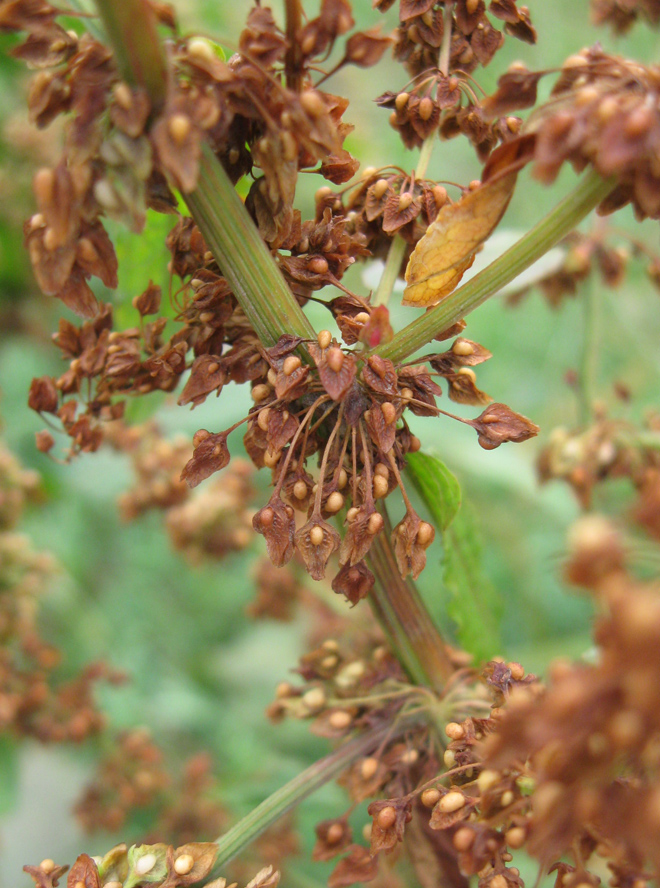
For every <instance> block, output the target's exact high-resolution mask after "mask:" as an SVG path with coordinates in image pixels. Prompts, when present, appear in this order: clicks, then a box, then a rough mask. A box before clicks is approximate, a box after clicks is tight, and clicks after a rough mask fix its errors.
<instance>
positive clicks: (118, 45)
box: [96, 0, 167, 111]
mask: <svg viewBox="0 0 660 888" xmlns="http://www.w3.org/2000/svg"><path fill="white" fill-rule="evenodd" d="M96 5H97V6H98V10H99V14H100V16H101V19H102V20H103V25H104V26H105V30H106V34H107V36H108V39H109V41H110V43H111V44H112V48H113V50H114V52H115V59H116V61H117V66H118V68H119V71H120V73H121V76H122V77H123V78H124V80H125V81H126V82H127V83H130V84H131V86H141V87H143V89H144V90H145V91H146V93H147V95H148V96H149V98H150V99H151V104H152V107H153V109H154V110H155V111H158V110H159V109H160V108H161V106H162V105H163V104H164V102H165V96H166V94H167V63H166V60H165V53H164V51H163V45H162V43H161V42H160V39H159V37H158V32H157V30H156V17H155V15H154V13H153V10H152V9H150V7H149V6H148V4H147V3H146V0H116V2H113V0H97V3H96Z"/></svg>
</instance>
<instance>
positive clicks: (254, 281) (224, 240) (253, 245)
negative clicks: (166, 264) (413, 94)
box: [96, 0, 315, 346]
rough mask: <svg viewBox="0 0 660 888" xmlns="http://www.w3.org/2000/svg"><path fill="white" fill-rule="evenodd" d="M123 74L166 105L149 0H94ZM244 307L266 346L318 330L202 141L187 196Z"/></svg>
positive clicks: (164, 73)
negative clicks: (195, 174)
mask: <svg viewBox="0 0 660 888" xmlns="http://www.w3.org/2000/svg"><path fill="white" fill-rule="evenodd" d="M96 3H97V7H98V10H99V13H100V15H101V18H102V20H103V24H104V26H105V29H106V32H107V34H108V37H109V39H110V41H111V43H112V45H113V49H114V50H115V54H116V57H117V62H118V65H119V69H120V72H121V74H122V77H124V78H125V79H126V80H127V81H128V82H129V83H135V84H139V85H141V86H143V87H144V88H145V89H146V90H147V92H148V94H149V96H150V98H151V100H152V103H153V104H154V106H156V107H158V106H160V105H162V103H163V101H164V98H165V93H166V88H167V69H166V67H165V57H164V53H163V49H162V45H161V43H160V40H159V38H158V34H157V32H156V27H155V19H154V14H153V11H152V10H151V9H150V7H149V6H147V4H146V3H145V2H144V0H96ZM184 197H185V200H186V203H187V204H188V207H189V208H190V212H191V213H192V216H193V218H194V219H195V222H197V224H198V225H199V228H200V230H201V232H202V234H203V235H204V239H205V240H206V242H207V243H208V245H209V248H210V250H211V252H212V253H213V255H214V256H215V259H216V261H217V262H218V265H219V266H220V268H221V269H222V273H223V274H224V276H225V277H226V278H227V281H228V282H229V284H230V286H231V288H232V291H233V293H234V295H235V296H236V299H237V300H238V303H239V305H240V306H241V308H242V309H243V311H244V312H245V315H246V316H247V318H248V320H249V321H250V323H251V324H252V326H253V328H254V330H255V332H256V334H257V335H258V337H259V339H260V340H261V342H262V343H263V344H264V345H265V346H269V345H273V344H274V343H275V342H277V340H278V339H279V338H280V336H282V334H284V333H294V334H296V335H297V336H302V337H303V338H308V339H309V338H313V337H314V335H315V334H314V330H313V328H312V325H311V324H310V323H309V321H308V320H307V318H306V316H305V313H304V312H303V310H302V309H301V307H300V306H299V305H298V302H297V300H296V299H295V297H294V296H293V294H292V293H291V291H290V290H289V288H288V286H287V284H286V281H285V280H284V278H283V277H282V274H281V273H280V270H279V268H278V267H277V265H276V263H275V260H274V259H273V257H272V256H271V254H270V252H269V250H268V248H267V247H266V245H265V244H264V242H263V240H262V239H261V237H260V235H259V232H258V230H257V228H256V226H255V224H254V222H253V221H252V219H251V218H250V216H249V214H248V212H247V210H246V209H245V206H244V205H243V202H242V201H241V199H240V197H239V196H238V194H237V193H236V190H235V189H234V186H233V185H232V182H231V180H230V178H229V176H228V175H227V173H226V172H225V169H224V167H223V166H222V164H221V163H220V161H219V160H218V159H217V158H216V157H215V155H214V154H213V152H212V151H211V149H210V148H209V147H208V146H207V145H204V146H203V148H202V158H201V163H200V172H199V178H198V181H197V187H196V188H195V190H194V191H193V192H191V193H190V194H187V195H184Z"/></svg>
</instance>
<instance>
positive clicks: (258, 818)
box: [214, 719, 410, 874]
mask: <svg viewBox="0 0 660 888" xmlns="http://www.w3.org/2000/svg"><path fill="white" fill-rule="evenodd" d="M409 725H410V720H409V719H408V720H405V719H402V720H401V723H400V727H398V728H397V727H396V726H392V725H391V724H389V723H388V724H386V725H380V726H379V727H377V728H372V729H371V730H370V731H367V732H365V733H364V734H360V736H358V737H355V738H354V739H353V740H349V741H348V742H347V743H344V744H343V745H342V746H340V747H339V749H337V750H336V751H335V752H332V753H330V755H326V756H325V757H324V758H322V759H319V761H317V762H314V764H313V765H310V767H309V768H306V769H305V770H304V771H302V772H301V773H300V774H298V775H297V776H296V777H294V778H293V780H290V781H289V782H288V783H286V784H285V785H284V786H282V787H280V789H277V790H276V791H275V792H274V793H273V794H272V795H270V796H268V798H267V799H265V800H264V801H263V802H261V804H260V805H257V807H256V808H254V809H253V810H252V811H250V813H249V814H247V815H246V816H245V817H243V819H242V820H239V822H238V823H237V824H236V825H235V826H233V827H232V828H231V829H230V830H228V832H226V833H225V834H224V835H222V836H220V837H219V838H218V839H217V840H216V841H217V844H218V856H217V858H216V861H215V865H214V874H217V873H215V871H217V870H218V869H219V868H220V867H222V866H223V865H224V864H226V863H227V862H228V861H230V860H232V858H234V857H236V855H237V854H240V852H241V851H242V850H243V849H244V848H245V847H246V846H247V845H249V844H250V842H252V841H253V840H254V839H256V838H257V836H260V835H261V833H263V832H264V831H265V830H266V829H268V827H269V826H272V824H273V823H275V821H276V820H278V819H279V818H280V817H282V815H283V814H286V812H287V811H289V810H290V809H291V808H293V807H295V805H297V804H298V803H299V802H302V801H303V799H306V798H307V796H309V795H311V794H312V793H313V792H315V791H316V790H317V789H319V787H321V786H323V785H324V784H325V783H328V782H329V781H330V780H332V779H333V778H334V777H336V776H337V775H338V774H340V773H341V772H342V771H344V770H345V769H346V768H347V767H348V766H349V765H351V764H352V763H353V762H354V761H356V760H357V759H359V758H362V756H366V755H369V754H370V753H372V752H374V751H375V750H376V749H377V748H378V746H379V745H380V744H381V743H382V742H383V741H384V740H385V739H387V738H388V737H391V736H396V735H397V734H398V733H400V731H401V730H403V729H404V728H405V727H408V726H409Z"/></svg>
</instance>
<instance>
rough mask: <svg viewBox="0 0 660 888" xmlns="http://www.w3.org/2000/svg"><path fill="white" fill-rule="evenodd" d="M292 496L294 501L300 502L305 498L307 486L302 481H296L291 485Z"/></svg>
mask: <svg viewBox="0 0 660 888" xmlns="http://www.w3.org/2000/svg"><path fill="white" fill-rule="evenodd" d="M293 495H294V496H295V498H296V499H299V500H302V499H305V497H306V496H307V485H306V484H305V482H304V481H296V483H295V484H294V485H293Z"/></svg>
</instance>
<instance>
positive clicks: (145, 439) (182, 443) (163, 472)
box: [105, 421, 254, 564]
mask: <svg viewBox="0 0 660 888" xmlns="http://www.w3.org/2000/svg"><path fill="white" fill-rule="evenodd" d="M105 437H106V440H107V442H108V443H109V444H110V445H111V446H112V447H113V448H114V449H116V450H118V451H120V452H122V453H126V454H128V455H129V456H130V459H131V462H132V466H133V470H134V473H135V483H134V485H133V486H132V487H131V488H130V490H127V491H125V492H124V493H122V494H121V495H120V496H119V499H118V502H119V510H120V513H121V515H122V517H123V518H124V520H126V521H133V520H135V519H136V518H138V517H139V516H140V515H142V514H143V513H144V512H146V511H148V510H150V509H157V510H159V511H162V512H163V513H164V518H165V527H166V530H167V534H168V536H169V538H170V541H171V543H172V545H173V546H174V548H175V549H176V550H177V551H179V552H181V553H182V554H183V555H184V556H185V557H186V558H187V559H188V560H189V561H190V562H191V563H192V564H198V563H200V562H201V561H203V560H204V559H209V558H213V559H222V558H224V557H225V556H226V555H227V554H229V553H230V552H239V551H241V550H242V549H244V548H245V547H246V546H247V545H248V544H249V543H250V540H251V539H252V532H251V531H252V524H251V521H252V513H251V512H250V509H249V503H250V501H251V500H252V499H253V497H254V490H253V488H252V484H251V479H252V475H253V470H252V467H251V466H250V464H249V463H248V462H246V461H245V460H240V459H237V460H234V462H233V463H232V465H231V467H230V468H229V469H228V471H227V472H225V473H224V475H223V476H222V480H220V479H216V481H215V482H214V483H211V484H208V485H206V486H205V487H204V488H203V489H202V490H199V491H196V492H195V493H194V494H193V493H192V492H191V490H190V487H189V486H188V485H187V484H186V483H185V481H183V480H182V479H181V472H182V470H183V467H184V466H185V465H186V463H187V462H188V460H189V459H190V455H191V447H190V442H189V440H188V439H187V438H185V437H183V436H177V437H175V438H173V439H168V438H166V437H165V436H164V435H163V434H162V432H161V431H160V430H159V428H158V426H157V425H156V423H153V422H152V423H148V424H146V425H143V426H131V427H128V426H126V425H124V424H123V423H122V422H121V421H119V422H116V423H113V424H109V425H107V426H106V428H105Z"/></svg>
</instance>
